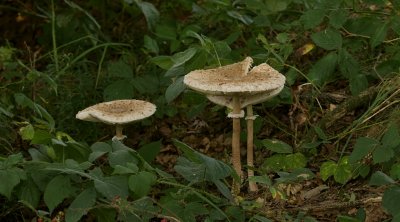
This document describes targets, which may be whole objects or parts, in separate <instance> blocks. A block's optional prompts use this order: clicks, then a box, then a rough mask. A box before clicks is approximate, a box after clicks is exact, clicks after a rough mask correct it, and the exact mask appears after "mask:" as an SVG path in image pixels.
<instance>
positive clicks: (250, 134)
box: [246, 105, 258, 192]
mask: <svg viewBox="0 0 400 222" xmlns="http://www.w3.org/2000/svg"><path fill="white" fill-rule="evenodd" d="M246 108H247V117H246V120H247V166H248V169H247V176H248V178H250V177H252V176H254V171H253V170H252V168H253V167H254V156H253V155H254V149H253V147H254V146H253V140H254V138H253V134H254V132H253V129H254V126H253V123H254V115H253V106H252V105H248V106H247V107H246ZM249 190H250V191H252V192H255V191H257V190H258V187H257V184H256V183H255V182H251V181H249Z"/></svg>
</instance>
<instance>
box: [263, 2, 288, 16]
mask: <svg viewBox="0 0 400 222" xmlns="http://www.w3.org/2000/svg"><path fill="white" fill-rule="evenodd" d="M264 2H265V5H266V6H267V8H268V10H269V11H271V12H273V13H276V12H280V11H283V10H286V8H287V6H288V3H287V1H286V0H266V1H264Z"/></svg>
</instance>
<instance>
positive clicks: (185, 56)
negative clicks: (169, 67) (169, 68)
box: [172, 47, 197, 66]
mask: <svg viewBox="0 0 400 222" xmlns="http://www.w3.org/2000/svg"><path fill="white" fill-rule="evenodd" d="M196 52H197V49H196V48H193V47H192V48H188V49H186V50H185V51H183V52H178V53H176V54H174V55H173V56H172V61H173V62H174V66H180V65H183V64H184V63H185V62H187V61H189V60H190V59H191V58H192V57H193V56H194V55H195V54H196Z"/></svg>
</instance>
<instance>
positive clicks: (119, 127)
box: [113, 124, 126, 141]
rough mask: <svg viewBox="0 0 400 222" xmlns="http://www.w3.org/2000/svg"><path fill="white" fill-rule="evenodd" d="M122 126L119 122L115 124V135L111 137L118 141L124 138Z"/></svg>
mask: <svg viewBox="0 0 400 222" xmlns="http://www.w3.org/2000/svg"><path fill="white" fill-rule="evenodd" d="M123 128H124V127H123V126H122V125H121V124H115V136H114V137H113V140H114V139H117V140H119V141H121V140H124V139H125V138H126V136H125V135H124V134H123V133H122V130H123Z"/></svg>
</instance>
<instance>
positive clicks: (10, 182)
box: [0, 168, 21, 199]
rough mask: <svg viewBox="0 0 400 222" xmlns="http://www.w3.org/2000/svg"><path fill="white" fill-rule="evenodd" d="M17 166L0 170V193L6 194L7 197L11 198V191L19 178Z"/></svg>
mask: <svg viewBox="0 0 400 222" xmlns="http://www.w3.org/2000/svg"><path fill="white" fill-rule="evenodd" d="M19 170H20V169H18V168H11V169H5V170H3V169H2V170H0V181H3V182H1V183H0V194H1V195H4V196H6V197H7V198H8V199H11V193H12V191H13V189H14V187H15V186H17V185H18V184H19V183H20V181H21V178H20V176H19V173H18V171H19Z"/></svg>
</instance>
